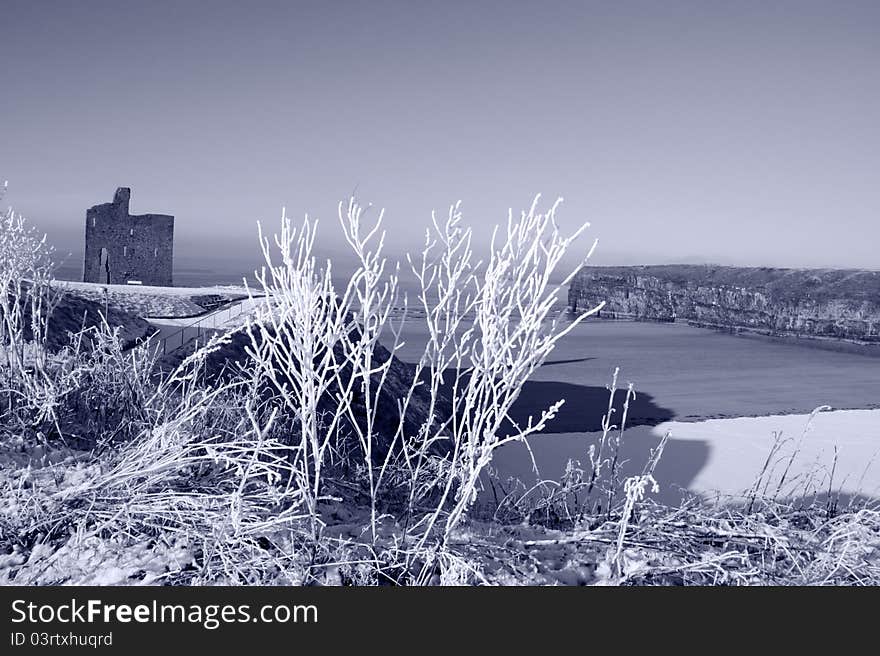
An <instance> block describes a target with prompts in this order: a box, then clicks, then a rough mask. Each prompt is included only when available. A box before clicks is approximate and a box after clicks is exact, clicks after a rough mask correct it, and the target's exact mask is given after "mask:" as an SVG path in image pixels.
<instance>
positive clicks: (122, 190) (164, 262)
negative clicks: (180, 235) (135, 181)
mask: <svg viewBox="0 0 880 656" xmlns="http://www.w3.org/2000/svg"><path fill="white" fill-rule="evenodd" d="M130 198H131V189H129V188H128V187H119V188H118V189H117V190H116V194H115V195H114V196H113V202H112V203H102V204H101V205H95V206H94V207H90V208H89V209H88V210H87V211H86V254H85V261H84V263H83V281H84V282H97V283H103V284H114V285H116V284H119V285H124V284H126V283H127V282H129V281H139V282H141V283H142V284H144V285H160V286H166V287H170V286H171V285H172V280H171V272H172V253H173V245H174V217H173V216H168V215H167V214H138V215H136V216H132V215H131V214H129V213H128V203H129V199H130Z"/></svg>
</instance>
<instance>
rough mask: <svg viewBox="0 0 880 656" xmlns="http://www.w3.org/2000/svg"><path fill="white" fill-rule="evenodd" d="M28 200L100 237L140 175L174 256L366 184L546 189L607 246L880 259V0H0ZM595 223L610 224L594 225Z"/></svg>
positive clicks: (746, 256)
mask: <svg viewBox="0 0 880 656" xmlns="http://www.w3.org/2000/svg"><path fill="white" fill-rule="evenodd" d="M0 26H2V29H0V62H2V76H0V98H2V102H0V179H8V180H9V184H10V189H9V193H8V196H7V199H6V201H7V202H8V203H10V204H13V205H14V206H15V207H16V208H17V209H20V210H22V211H23V212H24V213H25V214H26V215H27V216H29V217H30V218H31V220H32V221H34V222H35V223H37V224H38V225H39V226H40V227H42V228H44V229H46V230H48V231H49V233H50V236H51V237H53V239H54V240H55V241H56V242H59V243H60V246H61V248H68V249H77V248H80V243H79V242H80V240H81V236H82V232H83V223H84V220H85V218H84V217H85V210H86V208H87V207H88V206H90V205H93V204H96V203H100V202H107V201H109V200H110V199H111V197H112V194H113V191H114V189H115V188H116V187H117V186H130V187H132V189H133V192H132V210H133V211H134V212H162V213H169V214H174V215H175V216H176V217H177V223H176V230H177V242H176V251H177V254H178V256H181V257H189V256H198V255H202V254H205V253H207V252H215V253H222V254H231V255H236V254H240V253H241V252H242V251H243V249H246V248H250V247H251V246H250V245H251V244H253V243H255V240H254V234H255V230H254V222H255V220H256V219H262V220H264V221H268V222H270V223H273V224H274V222H275V221H276V220H277V217H278V216H279V214H280V208H281V206H282V205H286V206H287V207H288V212H289V213H290V214H291V215H293V216H300V215H301V214H303V213H305V212H306V211H308V212H310V213H312V214H315V215H317V216H319V217H321V218H322V220H323V228H322V230H323V234H324V236H325V237H326V238H328V239H331V240H332V239H333V238H335V235H336V233H335V228H336V223H335V213H336V203H337V202H338V201H339V200H340V199H342V198H345V197H347V196H348V195H349V194H350V193H351V192H352V190H354V189H356V190H357V193H358V195H359V197H360V198H361V199H362V200H364V201H371V202H373V203H375V204H377V205H382V206H385V207H386V217H387V226H388V228H389V229H390V232H391V234H390V244H391V246H392V248H393V249H397V250H402V249H404V248H408V247H412V246H414V245H417V244H418V243H420V241H421V238H422V234H423V233H422V231H423V228H424V226H425V225H426V223H427V221H428V218H429V216H430V210H431V209H432V208H438V209H439V210H441V211H444V210H445V208H446V207H447V206H448V205H449V203H451V202H453V201H455V200H456V199H459V198H460V199H462V201H463V208H464V211H465V217H466V218H467V219H468V220H470V221H471V222H472V223H474V224H475V225H477V227H478V234H479V235H481V236H485V235H487V234H488V232H489V227H490V226H491V225H492V224H494V223H496V222H498V221H500V220H503V219H505V217H506V210H507V208H508V207H510V206H513V207H515V208H521V207H523V206H525V205H528V203H529V202H530V200H531V198H532V196H533V194H534V193H536V192H542V193H543V194H544V195H545V197H547V198H548V200H550V199H552V198H555V197H556V196H557V195H561V196H564V197H565V199H566V202H565V204H564V205H563V208H562V214H561V218H562V224H563V226H566V227H569V228H574V227H575V225H576V224H578V223H579V222H580V221H582V220H589V221H591V222H592V224H593V228H592V231H591V234H592V235H594V236H597V237H599V240H600V246H599V251H598V257H597V262H599V263H609V264H610V263H658V262H659V263H662V262H677V261H681V262H694V261H714V262H720V263H730V264H747V265H750V264H754V265H778V266H841V267H871V268H877V267H878V266H880V265H878V258H877V254H876V253H877V244H878V243H880V227H878V226H880V2H876V0H872V1H868V2H854V1H848V0H835V1H829V2H821V3H819V2H811V1H809V0H798V1H796V2H768V1H761V2H749V1H746V0H738V1H736V2H711V1H707V0H704V1H701V2H675V1H672V0H667V1H664V2H626V1H622V0H615V1H611V2H565V3H556V2H549V1H541V2H537V1H535V2H510V1H506V2H488V1H479V2H451V1H450V2H418V1H412V0H411V1H408V2H384V1H381V0H379V1H376V0H371V1H369V2H356V3H355V2H352V3H349V2H339V1H329V0H323V1H321V2H297V1H292V0H291V1H287V2H261V1H256V2H239V1H235V2H222V1H220V0H217V1H213V2H196V1H194V0H187V1H186V2H164V1H160V0H150V2H144V1H143V0H138V1H137V2H125V1H120V0H114V1H113V2H99V1H96V0H87V1H83V2H48V1H46V0H24V1H18V0H0ZM585 247H586V244H585Z"/></svg>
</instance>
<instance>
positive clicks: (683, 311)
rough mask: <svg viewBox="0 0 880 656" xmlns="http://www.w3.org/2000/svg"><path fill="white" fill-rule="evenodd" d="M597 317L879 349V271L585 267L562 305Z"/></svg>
mask: <svg viewBox="0 0 880 656" xmlns="http://www.w3.org/2000/svg"><path fill="white" fill-rule="evenodd" d="M601 301H605V302H606V305H605V308H604V309H603V310H602V312H601V317H605V318H612V319H614V318H616V319H635V320H642V321H676V320H679V321H687V322H688V323H690V324H693V325H696V326H702V327H709V328H717V329H721V330H725V331H729V332H751V333H758V334H762V335H770V336H775V337H799V338H811V339H814V340H818V341H832V342H850V343H856V344H863V345H870V346H871V347H872V348H871V350H875V349H876V350H878V351H880V272H877V271H858V270H838V269H770V268H740V267H722V266H710V265H694V266H685V265H669V266H633V267H584V268H583V269H582V270H581V271H580V272H579V273H578V275H577V276H576V277H575V279H574V280H573V281H572V283H571V286H570V287H569V292H568V304H569V307H571V308H572V309H578V308H579V309H584V308H586V307H592V306H595V305H596V304H598V303H599V302H601Z"/></svg>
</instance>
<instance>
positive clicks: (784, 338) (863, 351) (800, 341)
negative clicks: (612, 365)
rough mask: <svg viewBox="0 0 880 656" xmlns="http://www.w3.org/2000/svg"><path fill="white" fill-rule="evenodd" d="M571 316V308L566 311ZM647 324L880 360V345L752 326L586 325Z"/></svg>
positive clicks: (624, 319)
mask: <svg viewBox="0 0 880 656" xmlns="http://www.w3.org/2000/svg"><path fill="white" fill-rule="evenodd" d="M566 312H568V313H569V314H571V307H568V308H567V309H566ZM597 322H601V323H606V322H607V323H644V324H661V325H668V326H690V327H691V328H701V329H703V330H709V331H711V332H715V333H721V334H724V335H730V336H732V337H744V338H746V339H755V340H761V341H766V342H773V343H777V344H785V345H793V346H803V347H806V348H810V349H818V350H822V351H834V352H837V353H854V354H856V355H866V356H868V357H880V342H866V341H863V340H856V339H847V338H843V337H824V336H822V335H802V334H793V333H784V332H783V333H771V332H764V331H763V330H761V329H758V328H751V327H749V326H738V325H737V326H727V325H722V324H711V323H705V322H700V321H694V320H692V319H673V320H671V321H669V320H665V319H650V318H642V317H636V316H614V317H603V316H595V315H594V316H591V317H589V318H587V319H586V320H585V323H597Z"/></svg>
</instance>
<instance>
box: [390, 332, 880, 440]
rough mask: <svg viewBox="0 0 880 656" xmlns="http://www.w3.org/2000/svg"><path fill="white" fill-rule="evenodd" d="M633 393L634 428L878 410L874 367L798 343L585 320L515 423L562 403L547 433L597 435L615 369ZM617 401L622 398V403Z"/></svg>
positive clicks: (411, 355) (524, 400) (536, 378)
mask: <svg viewBox="0 0 880 656" xmlns="http://www.w3.org/2000/svg"><path fill="white" fill-rule="evenodd" d="M403 337H404V340H405V342H406V343H405V345H404V346H403V347H402V348H401V349H400V350H399V351H398V352H397V355H398V356H399V357H401V358H402V359H403V360H404V361H415V360H416V359H417V358H418V354H419V353H420V351H421V349H422V348H423V347H424V344H425V341H426V339H427V336H426V334H425V332H424V329H422V328H421V327H420V326H419V325H418V323H417V322H412V323H411V324H409V325H407V326H406V327H405V328H404V331H403ZM616 368H617V369H619V374H618V387H619V388H625V387H626V385H627V384H628V383H629V382H632V383H633V386H634V389H635V391H636V399H635V401H634V402H633V403H632V404H631V405H630V412H629V417H630V421H631V422H632V423H634V424H652V423H658V422H660V421H668V420H672V419H675V420H679V421H695V420H699V419H709V418H719V417H742V416H760V415H770V414H794V413H809V412H810V411H812V410H813V409H814V408H816V407H817V406H819V405H830V406H832V407H834V408H875V407H880V359H878V358H876V357H869V356H866V355H859V354H854V353H843V352H836V351H828V350H822V349H818V348H813V347H809V346H804V345H801V344H798V343H781V342H774V341H770V340H764V339H760V338H746V337H739V336H734V335H728V334H724V333H718V332H715V331H711V330H707V329H703V328H694V327H691V326H688V325H685V324H666V323H645V322H617V321H605V320H588V321H587V322H585V323H583V324H581V325H579V326H577V327H575V329H574V330H573V331H572V332H571V333H569V335H567V336H566V337H565V338H563V339H562V340H561V341H560V342H559V344H558V345H557V348H556V350H555V351H554V352H553V353H552V354H551V356H550V357H549V359H548V361H547V362H545V364H544V365H543V366H542V367H541V368H539V369H538V370H537V371H536V372H535V374H534V375H533V377H532V379H531V380H530V382H529V383H527V384H526V388H525V389H524V390H523V394H522V396H521V399H520V401H519V402H518V406H519V412H520V414H522V413H525V412H536V411H539V409H540V408H542V407H546V405H549V403H552V402H553V401H555V400H557V399H559V398H564V399H565V400H566V404H565V406H563V408H562V410H561V411H560V413H559V415H558V416H557V418H556V420H555V421H554V424H555V428H553V429H550V430H552V431H553V432H564V433H567V432H574V431H585V430H595V429H596V428H598V426H599V421H600V420H601V415H602V413H603V412H604V411H605V406H607V400H608V391H607V389H606V386H607V385H608V384H610V382H611V379H612V375H613V372H614V370H615V369H616ZM621 396H622V393H621Z"/></svg>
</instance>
